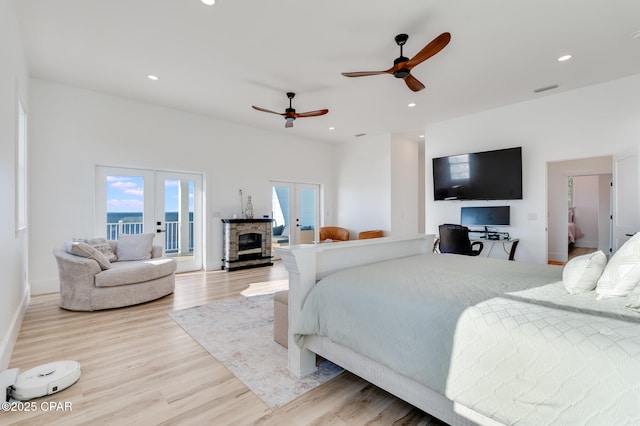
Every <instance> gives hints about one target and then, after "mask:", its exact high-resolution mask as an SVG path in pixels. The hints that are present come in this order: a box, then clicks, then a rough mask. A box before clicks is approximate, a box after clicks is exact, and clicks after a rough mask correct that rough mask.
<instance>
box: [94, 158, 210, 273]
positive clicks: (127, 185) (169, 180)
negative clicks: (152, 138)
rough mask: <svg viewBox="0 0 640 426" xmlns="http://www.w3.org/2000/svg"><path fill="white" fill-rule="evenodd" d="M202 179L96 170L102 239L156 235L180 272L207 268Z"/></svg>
mask: <svg viewBox="0 0 640 426" xmlns="http://www.w3.org/2000/svg"><path fill="white" fill-rule="evenodd" d="M201 212H202V176H201V175H198V174H185V173H171V172H161V171H155V170H145V169H129V168H116V167H103V166H98V167H97V168H96V216H95V221H96V222H95V223H96V231H95V232H96V235H98V236H102V235H105V236H106V238H107V239H109V240H117V239H118V237H119V235H121V234H141V233H150V232H151V233H154V234H155V238H154V244H157V245H161V246H162V247H164V253H165V255H167V256H171V257H174V258H175V259H176V261H177V264H178V272H186V271H194V270H199V269H202V257H203V254H202V214H201Z"/></svg>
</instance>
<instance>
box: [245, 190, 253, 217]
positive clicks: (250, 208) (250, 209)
mask: <svg viewBox="0 0 640 426" xmlns="http://www.w3.org/2000/svg"><path fill="white" fill-rule="evenodd" d="M246 216H247V219H253V204H251V195H249V196H247V213H246Z"/></svg>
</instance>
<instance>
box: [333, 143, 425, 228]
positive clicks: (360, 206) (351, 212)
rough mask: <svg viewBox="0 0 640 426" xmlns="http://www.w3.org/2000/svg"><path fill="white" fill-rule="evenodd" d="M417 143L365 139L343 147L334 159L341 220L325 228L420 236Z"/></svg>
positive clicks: (337, 148)
mask: <svg viewBox="0 0 640 426" xmlns="http://www.w3.org/2000/svg"><path fill="white" fill-rule="evenodd" d="M419 158H420V157H419V147H418V143H417V142H413V141H410V140H408V139H406V138H403V137H400V136H395V135H394V136H392V135H389V134H383V135H377V136H363V137H360V138H358V139H356V140H354V141H351V142H348V143H344V144H342V145H338V146H337V147H336V154H335V164H336V166H335V172H336V184H337V186H336V200H337V202H336V211H338V213H339V216H338V218H337V220H336V219H332V218H330V217H326V216H325V221H324V225H336V226H341V227H343V228H347V229H348V230H349V232H350V233H351V239H356V238H357V237H358V233H359V232H361V231H366V230H372V229H382V230H383V231H384V235H385V236H389V235H408V234H416V233H418V226H419V224H418V214H419V208H418V199H419V197H418V188H419V184H418V176H419V172H420V170H419V169H420V167H419V166H420V164H419V163H418V161H419Z"/></svg>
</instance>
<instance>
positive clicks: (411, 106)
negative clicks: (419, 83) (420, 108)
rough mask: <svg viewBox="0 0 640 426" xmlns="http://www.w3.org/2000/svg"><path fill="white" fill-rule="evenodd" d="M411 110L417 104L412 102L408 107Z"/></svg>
mask: <svg viewBox="0 0 640 426" xmlns="http://www.w3.org/2000/svg"><path fill="white" fill-rule="evenodd" d="M407 106H408V107H409V108H413V107H414V106H416V103H415V102H411V103H410V104H409V105H407Z"/></svg>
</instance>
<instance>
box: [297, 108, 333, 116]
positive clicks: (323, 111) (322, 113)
mask: <svg viewBox="0 0 640 426" xmlns="http://www.w3.org/2000/svg"><path fill="white" fill-rule="evenodd" d="M328 112H329V110H328V109H319V110H317V111H308V112H297V113H295V116H296V117H317V116H319V115H325V114H326V113H328Z"/></svg>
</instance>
